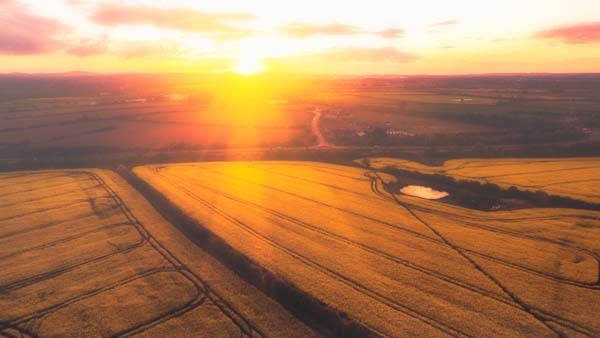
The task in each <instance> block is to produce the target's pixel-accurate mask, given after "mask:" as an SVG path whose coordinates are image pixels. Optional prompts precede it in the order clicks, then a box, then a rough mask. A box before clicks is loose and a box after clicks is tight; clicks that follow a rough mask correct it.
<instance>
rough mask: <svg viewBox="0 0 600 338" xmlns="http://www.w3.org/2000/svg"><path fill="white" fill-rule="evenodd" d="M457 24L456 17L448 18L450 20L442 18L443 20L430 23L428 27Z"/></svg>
mask: <svg viewBox="0 0 600 338" xmlns="http://www.w3.org/2000/svg"><path fill="white" fill-rule="evenodd" d="M456 24H458V20H457V19H450V20H444V21H439V22H436V23H433V24H431V25H429V27H432V28H433V27H447V26H454V25H456Z"/></svg>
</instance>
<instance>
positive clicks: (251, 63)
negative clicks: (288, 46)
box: [235, 56, 265, 76]
mask: <svg viewBox="0 0 600 338" xmlns="http://www.w3.org/2000/svg"><path fill="white" fill-rule="evenodd" d="M264 68H265V67H264V65H263V64H262V62H261V61H260V60H259V59H258V58H255V57H250V56H245V57H243V58H241V59H240V60H239V61H238V63H237V65H236V66H235V72H236V73H238V74H241V75H244V76H249V75H253V74H256V73H260V72H262V71H263V70H264Z"/></svg>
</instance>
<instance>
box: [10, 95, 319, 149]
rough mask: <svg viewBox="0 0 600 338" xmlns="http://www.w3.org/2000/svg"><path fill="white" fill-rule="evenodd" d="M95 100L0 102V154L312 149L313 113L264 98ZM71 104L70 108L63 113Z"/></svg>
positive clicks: (299, 107)
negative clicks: (301, 144)
mask: <svg viewBox="0 0 600 338" xmlns="http://www.w3.org/2000/svg"><path fill="white" fill-rule="evenodd" d="M93 99H94V97H89V98H88V97H82V98H62V99H60V100H59V99H54V100H37V101H36V104H37V105H34V104H33V103H31V102H30V100H25V101H26V102H25V103H22V104H23V105H25V107H29V109H26V108H24V107H21V106H20V105H19V103H20V101H18V100H17V101H10V102H8V103H6V102H4V103H2V102H0V121H1V124H0V125H1V126H0V147H2V146H4V147H10V146H19V145H27V146H29V147H33V148H39V147H42V148H43V147H112V148H125V149H128V148H129V149H130V148H136V147H140V148H153V149H156V148H162V147H168V146H171V145H174V144H178V143H185V144H188V145H204V146H206V145H208V146H216V145H218V146H221V147H225V146H229V147H234V146H240V147H241V146H269V145H282V144H289V143H290V142H293V141H298V140H305V141H306V142H309V143H310V142H311V141H310V119H311V118H312V111H311V110H310V109H308V108H306V109H304V108H305V107H304V106H294V107H287V106H277V105H272V104H269V101H268V100H267V99H264V100H262V101H259V102H254V103H248V104H247V105H245V106H242V105H241V104H240V105H237V106H236V105H233V104H231V105H225V104H222V103H219V102H216V103H215V102H212V101H211V102H210V103H209V102H196V101H190V100H183V101H181V100H178V101H168V100H167V101H164V100H163V101H149V102H145V101H144V102H137V101H135V100H134V99H133V98H129V99H127V100H125V99H120V100H121V101H122V102H121V101H118V100H117V98H114V100H115V101H116V102H115V103H110V104H108V103H102V102H96V101H94V100H93ZM97 99H98V98H97ZM105 99H106V98H105ZM68 102H72V105H71V106H65V104H68ZM258 112H260V116H261V117H260V119H258V118H256V115H257V114H258ZM248 116H254V118H249V117H248Z"/></svg>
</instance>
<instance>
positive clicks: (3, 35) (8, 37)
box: [0, 0, 68, 55]
mask: <svg viewBox="0 0 600 338" xmlns="http://www.w3.org/2000/svg"><path fill="white" fill-rule="evenodd" d="M0 22H2V25H1V26H0V54H14V55H26V54H40V53H45V52H50V51H53V50H56V49H58V48H60V41H59V40H58V38H57V36H58V35H60V34H62V33H65V32H66V31H67V30H68V29H67V27H66V26H64V25H63V24H61V23H60V22H58V21H55V20H52V19H49V18H44V17H41V16H36V15H32V14H29V13H28V10H27V8H25V7H24V6H22V5H20V4H18V3H16V2H15V1H12V0H3V1H0Z"/></svg>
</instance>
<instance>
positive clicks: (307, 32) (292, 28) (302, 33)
mask: <svg viewBox="0 0 600 338" xmlns="http://www.w3.org/2000/svg"><path fill="white" fill-rule="evenodd" d="M281 32H283V33H284V34H285V35H287V36H290V37H294V38H305V37H310V36H315V35H354V34H362V33H363V32H361V31H360V30H358V29H357V28H356V27H354V26H350V25H344V24H339V23H332V24H323V25H318V24H308V23H303V22H292V23H290V24H288V25H286V26H284V27H282V28H281Z"/></svg>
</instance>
